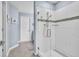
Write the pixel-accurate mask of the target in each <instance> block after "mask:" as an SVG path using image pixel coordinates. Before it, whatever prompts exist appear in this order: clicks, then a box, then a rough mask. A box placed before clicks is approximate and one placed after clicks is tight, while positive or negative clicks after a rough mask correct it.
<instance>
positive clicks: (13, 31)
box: [7, 3, 19, 48]
mask: <svg viewBox="0 0 79 59" xmlns="http://www.w3.org/2000/svg"><path fill="white" fill-rule="evenodd" d="M7 14H8V20H9V21H7V36H8V37H7V43H8V48H11V47H13V46H15V45H16V44H17V42H18V40H19V19H18V18H19V17H18V10H17V8H15V7H14V6H13V5H11V4H9V3H8V5H7ZM11 18H12V22H11ZM14 20H16V22H13V21H14Z"/></svg>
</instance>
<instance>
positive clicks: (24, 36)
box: [20, 16, 30, 41]
mask: <svg viewBox="0 0 79 59" xmlns="http://www.w3.org/2000/svg"><path fill="white" fill-rule="evenodd" d="M29 20H30V19H29V16H21V21H20V23H21V33H20V34H21V41H30V38H29Z"/></svg>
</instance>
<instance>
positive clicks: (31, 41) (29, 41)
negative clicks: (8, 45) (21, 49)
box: [18, 40, 32, 43]
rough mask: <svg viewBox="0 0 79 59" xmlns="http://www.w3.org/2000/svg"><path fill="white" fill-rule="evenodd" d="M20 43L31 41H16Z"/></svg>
mask: <svg viewBox="0 0 79 59" xmlns="http://www.w3.org/2000/svg"><path fill="white" fill-rule="evenodd" d="M22 42H32V41H31V40H30V41H18V43H22Z"/></svg>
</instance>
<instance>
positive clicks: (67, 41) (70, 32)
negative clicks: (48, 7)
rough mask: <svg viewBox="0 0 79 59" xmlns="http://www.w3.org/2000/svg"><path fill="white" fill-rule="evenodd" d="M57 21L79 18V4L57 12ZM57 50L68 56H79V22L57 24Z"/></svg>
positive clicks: (73, 4)
mask: <svg viewBox="0 0 79 59" xmlns="http://www.w3.org/2000/svg"><path fill="white" fill-rule="evenodd" d="M55 16H56V20H59V19H63V18H69V17H74V16H79V2H74V3H72V4H70V5H68V6H64V7H63V8H60V9H58V10H56V12H55ZM57 24H58V25H59V26H57V27H56V40H55V43H56V45H55V46H56V49H57V50H59V51H61V52H63V53H64V54H66V55H67V56H79V47H78V45H79V31H78V29H79V20H78V19H77V20H73V21H66V22H65V21H64V22H60V23H57Z"/></svg>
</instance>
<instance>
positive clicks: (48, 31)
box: [47, 29, 51, 37]
mask: <svg viewBox="0 0 79 59" xmlns="http://www.w3.org/2000/svg"><path fill="white" fill-rule="evenodd" d="M47 37H51V29H47Z"/></svg>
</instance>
